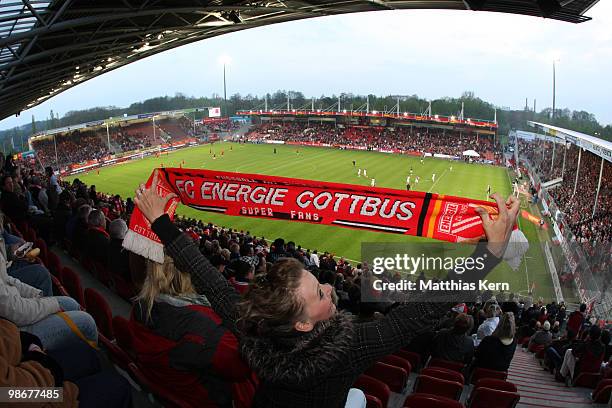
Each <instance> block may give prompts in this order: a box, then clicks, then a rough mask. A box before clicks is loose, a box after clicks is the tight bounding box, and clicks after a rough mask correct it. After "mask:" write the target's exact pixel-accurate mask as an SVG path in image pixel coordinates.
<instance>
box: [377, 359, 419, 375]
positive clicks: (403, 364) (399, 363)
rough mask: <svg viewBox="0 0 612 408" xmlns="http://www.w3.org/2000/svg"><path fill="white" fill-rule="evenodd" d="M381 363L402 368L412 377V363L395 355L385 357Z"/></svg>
mask: <svg viewBox="0 0 612 408" xmlns="http://www.w3.org/2000/svg"><path fill="white" fill-rule="evenodd" d="M379 361H380V362H381V363H385V364H389V365H392V366H396V367H400V368H403V369H404V370H406V373H408V375H410V373H411V372H412V365H411V364H410V362H409V361H408V360H406V359H404V358H402V357H400V356H396V355H393V354H389V355H388V356H384V357H383V358H381V359H380V360H379Z"/></svg>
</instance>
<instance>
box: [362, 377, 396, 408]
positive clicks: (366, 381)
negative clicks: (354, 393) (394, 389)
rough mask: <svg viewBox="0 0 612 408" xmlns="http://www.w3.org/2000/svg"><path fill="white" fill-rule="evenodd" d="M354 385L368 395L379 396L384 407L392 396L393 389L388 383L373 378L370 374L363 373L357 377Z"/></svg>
mask: <svg viewBox="0 0 612 408" xmlns="http://www.w3.org/2000/svg"><path fill="white" fill-rule="evenodd" d="M353 387H355V388H359V389H360V390H361V391H363V392H364V393H365V394H366V395H371V396H373V397H376V398H378V400H379V401H380V402H381V404H382V406H383V408H385V407H386V406H387V404H388V403H389V397H390V396H391V390H390V389H389V387H388V386H387V384H385V383H383V382H382V381H380V380H377V379H376V378H372V377H370V376H369V375H365V374H362V375H360V376H359V378H357V381H355V384H353Z"/></svg>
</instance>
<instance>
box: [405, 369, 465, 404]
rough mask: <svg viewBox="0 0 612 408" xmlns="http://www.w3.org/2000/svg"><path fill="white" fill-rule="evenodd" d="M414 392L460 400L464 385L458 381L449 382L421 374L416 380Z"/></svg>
mask: <svg viewBox="0 0 612 408" xmlns="http://www.w3.org/2000/svg"><path fill="white" fill-rule="evenodd" d="M414 392H415V393H425V394H433V395H440V396H442V397H447V398H450V399H454V400H459V398H460V397H461V393H462V392H463V384H461V383H460V382H457V381H448V380H443V379H441V378H435V377H430V376H428V375H422V374H421V375H419V376H418V377H417V379H416V384H415V386H414Z"/></svg>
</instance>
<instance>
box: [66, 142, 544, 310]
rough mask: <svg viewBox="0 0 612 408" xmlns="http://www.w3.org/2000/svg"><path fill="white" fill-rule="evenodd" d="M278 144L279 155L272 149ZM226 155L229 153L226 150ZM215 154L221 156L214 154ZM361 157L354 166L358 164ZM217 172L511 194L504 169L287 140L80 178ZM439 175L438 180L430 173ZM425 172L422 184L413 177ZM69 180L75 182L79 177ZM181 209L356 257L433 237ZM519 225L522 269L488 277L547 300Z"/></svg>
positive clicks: (526, 228) (528, 230) (114, 181)
mask: <svg viewBox="0 0 612 408" xmlns="http://www.w3.org/2000/svg"><path fill="white" fill-rule="evenodd" d="M275 148H276V153H274V149H275ZM222 153H223V154H222ZM215 156H216V157H215ZM353 160H355V161H356V166H355V167H353V163H352V161H353ZM181 163H184V164H183V167H184V168H194V169H212V170H224V171H234V172H245V173H258V174H268V175H276V176H285V177H295V178H303V179H309V180H322V181H331V182H339V183H348V184H360V185H370V180H371V178H375V179H376V185H377V186H379V187H389V188H396V189H401V190H404V189H405V188H406V177H407V176H408V175H409V173H410V169H411V168H412V170H413V175H412V177H411V185H412V189H413V190H417V191H424V192H432V193H441V194H446V195H454V196H462V197H469V198H474V199H479V200H485V199H486V196H487V186H488V185H490V186H491V191H497V192H499V193H500V194H502V195H503V196H504V197H506V196H508V195H509V194H510V192H511V188H512V187H511V184H510V178H509V174H508V172H507V170H506V169H505V168H503V167H494V166H489V165H480V164H467V163H463V162H454V161H452V162H451V161H448V160H441V159H434V158H425V159H424V162H423V163H421V160H420V158H419V157H411V156H403V155H395V154H385V153H376V152H364V151H348V150H336V149H325V148H314V147H313V148H306V147H299V149H298V148H296V147H295V146H285V145H275V146H273V145H264V144H261V145H256V144H234V143H228V142H221V143H216V144H214V145H202V146H198V147H193V148H188V149H183V150H179V151H175V152H170V153H169V154H167V155H166V154H164V155H162V156H161V157H149V158H145V159H142V160H137V161H133V162H128V163H126V164H120V165H116V166H112V167H105V168H102V169H100V171H99V174H98V172H97V171H93V172H90V173H87V174H79V175H77V176H76V177H78V178H79V179H81V180H82V181H83V182H85V183H86V184H88V185H91V184H94V185H96V188H97V190H98V191H100V192H105V193H112V194H119V195H121V196H122V197H123V198H126V197H129V196H132V195H133V193H134V190H135V189H136V187H137V186H138V184H139V183H140V182H144V181H146V180H147V178H148V177H149V175H150V174H151V171H152V169H154V168H156V167H160V166H161V165H163V166H165V167H179V165H180V164H181ZM358 168H361V169H362V171H363V169H367V178H366V177H363V175H362V176H361V177H358V176H357V169H358ZM434 173H435V175H436V177H435V181H432V175H433V174H434ZM416 176H419V177H420V182H419V183H418V184H415V183H414V181H413V180H414V178H415V177H416ZM73 178H74V177H71V178H70V179H73ZM178 213H179V214H181V215H185V216H188V217H193V218H198V219H202V220H203V221H204V222H212V223H214V224H216V225H219V226H225V227H228V228H234V229H238V230H245V231H246V230H248V231H250V232H251V235H255V236H258V237H260V236H264V237H265V238H266V239H269V240H274V239H275V238H277V237H283V238H284V239H285V241H290V240H291V241H295V242H296V244H300V245H302V247H304V248H310V249H317V250H319V252H322V251H329V252H333V253H335V254H336V255H338V256H343V257H345V258H348V259H349V260H351V261H354V262H355V261H359V260H360V259H361V243H362V242H376V243H391V242H409V243H411V242H412V243H416V242H419V243H423V242H427V241H428V239H426V238H420V237H410V236H404V235H395V234H385V233H376V232H369V231H362V230H354V229H346V228H338V227H333V226H326V225H313V224H307V223H299V222H289V221H277V220H268V219H258V218H247V217H230V216H225V215H219V214H215V213H207V212H201V211H196V210H193V209H191V208H187V207H183V206H181V207H179V209H178ZM519 223H520V227H521V229H522V230H523V232H524V233H525V235H526V236H527V239H528V240H529V242H530V249H529V251H528V252H527V254H526V255H525V258H524V259H523V261H522V263H521V265H520V267H519V268H518V270H517V271H512V270H511V269H510V268H509V267H508V266H507V265H506V264H505V263H504V264H503V265H501V266H500V267H497V268H496V269H495V271H493V272H492V273H491V275H490V276H489V277H488V278H489V279H490V280H491V281H494V282H495V281H498V282H508V283H509V284H510V290H511V291H512V292H518V293H521V294H526V293H527V290H528V288H529V287H530V285H531V284H532V283H533V282H535V287H536V292H535V294H536V296H538V297H539V296H542V297H544V298H545V299H549V298H551V297H552V295H553V290H552V282H551V279H550V275H549V272H548V270H547V269H546V266H545V260H544V254H543V251H542V249H541V245H540V242H539V238H538V231H537V227H536V226H535V225H533V224H532V223H530V222H528V221H526V220H524V219H519Z"/></svg>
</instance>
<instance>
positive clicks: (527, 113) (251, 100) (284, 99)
mask: <svg viewBox="0 0 612 408" xmlns="http://www.w3.org/2000/svg"><path fill="white" fill-rule="evenodd" d="M338 98H340V109H342V110H344V109H346V110H347V111H350V110H358V109H362V110H363V109H365V105H366V103H368V102H369V109H370V111H373V110H376V111H379V112H385V111H393V112H396V111H397V103H398V100H399V111H400V112H411V113H424V112H426V111H427V109H428V107H429V103H430V101H428V100H426V99H424V98H420V97H419V96H417V95H388V96H377V95H367V96H366V95H355V94H352V93H341V94H340V95H331V96H326V95H321V96H320V97H317V98H314V108H315V109H321V110H324V109H334V110H335V109H337V108H338V105H337V104H338ZM266 102H267V106H268V109H286V108H287V107H289V108H290V109H310V108H312V107H313V99H312V98H306V97H305V96H304V94H303V93H302V92H299V91H287V90H278V91H276V92H274V93H271V94H270V93H268V94H267V95H265V96H254V95H251V94H248V95H241V94H239V93H236V94H234V95H231V96H230V97H229V98H228V99H227V101H224V99H223V97H221V96H220V95H218V94H213V95H212V96H210V97H189V96H186V95H184V94H181V93H177V94H176V95H174V96H160V97H156V98H151V99H147V100H145V101H142V102H135V103H132V104H131V105H130V106H128V107H127V108H121V107H117V106H106V107H94V108H89V109H82V110H75V111H69V112H67V113H66V114H65V115H64V116H62V117H60V116H59V115H58V114H56V113H54V112H53V110H51V112H50V113H49V116H48V117H47V118H45V119H42V120H36V118H35V117H34V116H32V121H31V122H30V123H28V124H25V125H22V126H18V127H14V128H12V129H7V130H4V131H0V143H2V148H3V150H4V151H9V150H12V151H15V152H17V151H21V150H22V148H23V149H25V150H27V138H28V137H30V136H31V135H32V134H35V133H37V132H40V131H45V130H50V129H55V128H58V127H64V126H71V125H76V124H79V123H84V122H91V121H95V120H102V119H107V118H109V117H115V116H122V115H124V114H127V115H136V114H140V113H148V112H158V111H165V110H176V109H188V108H196V107H211V106H221V108H222V111H223V112H224V115H225V114H229V115H233V114H235V112H237V111H239V110H250V109H263V108H264V105H265V104H266ZM462 104H463V112H464V117H465V118H472V119H483V120H490V121H492V120H493V119H494V117H495V115H496V114H497V122H498V125H499V130H498V134H499V135H502V136H504V135H507V134H508V132H509V131H510V130H511V129H517V130H532V129H531V128H529V127H528V125H527V121H528V120H533V121H538V122H544V123H548V124H552V125H556V126H559V127H563V128H567V129H572V130H575V131H578V132H582V133H586V134H589V135H594V136H597V137H600V138H602V139H605V140H612V126H611V125H607V126H602V125H601V124H600V123H599V122H598V121H597V119H596V118H595V115H593V114H592V113H589V112H586V111H572V110H570V109H567V108H565V109H557V110H556V111H555V115H554V116H555V117H554V118H552V110H551V109H550V108H545V109H543V110H541V111H540V112H534V111H533V110H530V109H529V108H527V107H526V108H525V109H523V110H510V109H504V108H499V107H497V108H496V106H495V105H494V104H492V103H491V102H487V101H484V100H482V99H480V98H478V97H476V96H475V95H474V93H473V92H464V93H463V94H462V95H461V96H460V97H458V98H451V97H444V98H439V99H434V100H432V101H431V110H432V111H431V114H432V115H435V114H438V115H445V116H452V115H455V116H458V115H459V114H460V112H461V106H462ZM202 114H203V113H196V117H199V116H198V115H200V116H201V115H202Z"/></svg>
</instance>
